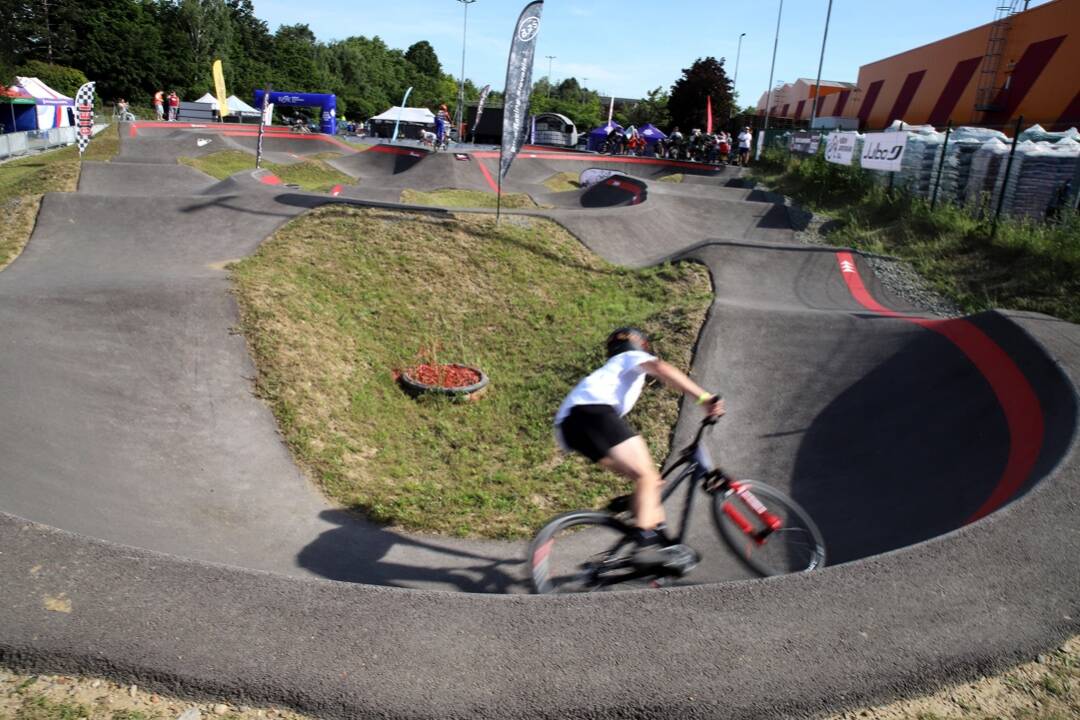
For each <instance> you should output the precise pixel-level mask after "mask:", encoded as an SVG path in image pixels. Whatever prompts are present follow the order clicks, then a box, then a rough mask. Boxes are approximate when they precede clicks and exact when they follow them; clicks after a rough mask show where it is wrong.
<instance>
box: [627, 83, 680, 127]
mask: <svg viewBox="0 0 1080 720" xmlns="http://www.w3.org/2000/svg"><path fill="white" fill-rule="evenodd" d="M615 119H616V120H617V121H618V122H619V124H620V125H622V126H623V127H627V126H629V125H634V126H637V127H641V126H642V125H644V124H646V123H652V124H653V125H655V126H657V127H658V128H667V127H668V126H669V125H670V124H671V114H670V113H669V112H668V94H667V93H666V92H664V91H663V89H661V88H655V89H653V90H650V91H649V92H648V95H647V96H646V97H645V98H643V99H641V100H639V101H638V102H636V103H634V104H633V105H630V106H629V107H627V108H624V109H623V110H622V111H621V112H618V113H616V114H615Z"/></svg>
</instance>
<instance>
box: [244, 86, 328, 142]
mask: <svg viewBox="0 0 1080 720" xmlns="http://www.w3.org/2000/svg"><path fill="white" fill-rule="evenodd" d="M265 94H266V91H265V90H256V91H255V107H256V108H262V101H263V95H265ZM269 102H272V103H274V104H275V105H285V106H288V107H317V108H319V111H320V115H319V118H320V120H319V131H320V132H324V133H326V134H327V135H334V134H336V133H337V95H324V94H322V93H298V92H278V91H277V90H274V91H271V92H270V100H269Z"/></svg>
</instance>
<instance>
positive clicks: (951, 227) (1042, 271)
mask: <svg viewBox="0 0 1080 720" xmlns="http://www.w3.org/2000/svg"><path fill="white" fill-rule="evenodd" d="M764 161H765V162H763V163H762V164H761V165H760V166H759V167H758V168H756V169H755V171H754V173H755V177H756V179H758V180H760V181H761V182H763V183H764V184H766V185H769V186H770V187H772V188H773V189H775V190H777V191H779V192H782V193H784V194H785V195H789V196H791V197H793V198H795V200H797V201H798V202H799V203H801V204H802V205H804V206H805V207H807V208H809V209H811V210H814V211H815V212H818V213H820V214H823V215H826V216H828V217H831V218H833V219H834V220H836V221H837V223H836V225H837V228H836V229H835V230H833V231H832V232H831V233H830V235H829V240H830V242H831V243H832V244H835V245H850V246H853V247H856V248H859V249H863V250H868V251H871V252H879V253H887V254H891V255H896V256H899V257H902V258H904V259H906V260H908V261H910V262H911V263H912V265H913V266H914V267H915V269H916V270H917V271H918V272H919V273H920V274H922V275H923V277H925V278H926V279H927V280H928V281H929V282H930V284H931V285H932V286H933V287H934V288H935V289H936V290H937V291H938V292H941V293H942V294H944V295H947V296H948V297H951V298H952V299H953V300H954V301H956V303H957V304H958V305H959V306H960V307H961V308H963V309H964V310H965V311H967V312H977V311H980V310H985V309H988V308H992V307H1001V308H1009V309H1016V310H1033V311H1037V312H1042V313H1046V314H1048V315H1054V316H1056V317H1059V318H1062V319H1065V320H1069V321H1070V322H1080V217H1078V216H1077V215H1076V214H1075V213H1070V214H1067V215H1066V216H1065V217H1064V218H1062V219H1061V221H1060V222H1057V223H1036V222H1032V221H1030V220H1022V219H1012V218H1003V219H1002V221H1001V222H1000V223H999V225H998V228H997V232H996V234H994V233H992V227H991V224H990V222H989V221H988V220H986V219H978V218H975V217H973V216H972V215H971V213H970V212H969V211H968V210H967V209H965V208H960V207H956V206H953V205H949V204H946V203H940V204H938V205H937V207H936V208H935V209H933V210H931V209H930V204H929V202H927V201H925V200H923V199H920V198H913V197H911V196H909V195H907V194H905V193H901V192H889V191H888V190H887V189H885V188H882V187H880V186H879V185H877V184H875V183H873V182H872V181H871V180H870V179H869V178H868V177H867V175H866V174H865V173H864V172H863V171H862V170H860V169H858V168H852V167H845V166H842V165H835V164H833V163H828V162H826V161H825V160H824V159H823V158H820V157H815V158H808V159H800V158H789V157H787V154H786V153H782V152H780V151H776V150H772V149H770V150H768V151H766V153H765V158H764Z"/></svg>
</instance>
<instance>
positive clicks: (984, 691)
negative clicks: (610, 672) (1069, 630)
mask: <svg viewBox="0 0 1080 720" xmlns="http://www.w3.org/2000/svg"><path fill="white" fill-rule="evenodd" d="M1040 657H1041V660H1040V661H1037V662H1031V663H1025V664H1023V665H1020V666H1018V667H1016V668H1013V669H1012V670H1009V671H1008V672H1006V673H1003V674H1001V675H997V676H994V677H987V678H980V679H978V680H976V681H975V682H971V683H965V684H963V685H959V686H955V687H949V688H945V689H943V690H941V691H940V692H937V693H934V694H932V695H927V696H924V697H919V698H912V699H910V700H901V701H899V702H895V703H890V704H888V705H880V706H878V707H871V708H865V709H861V710H856V711H853V712H847V713H842V714H840V715H835V716H832V718H830V720H1072V719H1073V718H1077V717H1080V638H1073V639H1071V640H1069V641H1068V642H1066V643H1065V644H1064V645H1063V646H1062V648H1061V649H1060V650H1058V651H1056V652H1052V653H1047V654H1046V655H1043V656H1040ZM192 707H194V708H196V709H197V710H199V711H200V712H201V713H202V715H203V717H222V718H224V720H266V719H267V718H274V719H280V720H304V717H305V716H303V715H299V714H297V713H294V712H292V711H290V710H283V709H281V708H273V707H257V708H250V707H245V706H243V705H239V704H229V701H228V700H227V699H222V700H217V701H212V702H205V701H202V702H188V701H185V700H181V699H179V698H175V697H169V696H164V695H155V694H152V693H147V692H145V691H142V690H140V689H138V688H136V690H135V691H134V692H132V690H131V686H130V685H120V684H117V683H114V682H111V681H109V680H103V679H95V678H88V677H70V676H63V675H28V674H23V673H15V672H11V671H8V670H5V669H3V668H0V718H4V719H5V720H7V719H8V718H11V719H13V720H78V719H79V718H87V720H174V719H175V718H177V717H179V715H180V714H181V713H182V712H183V711H184V710H186V709H188V708H192ZM215 711H217V712H220V713H222V714H221V715H218V714H217V712H215Z"/></svg>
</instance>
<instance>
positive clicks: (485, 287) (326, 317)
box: [234, 206, 712, 538]
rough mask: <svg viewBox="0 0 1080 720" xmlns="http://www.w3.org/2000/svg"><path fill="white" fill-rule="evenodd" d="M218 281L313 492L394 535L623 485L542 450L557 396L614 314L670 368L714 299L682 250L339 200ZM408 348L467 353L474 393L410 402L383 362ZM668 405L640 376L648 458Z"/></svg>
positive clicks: (520, 514)
mask: <svg viewBox="0 0 1080 720" xmlns="http://www.w3.org/2000/svg"><path fill="white" fill-rule="evenodd" d="M387 278H393V282H387ZM234 279H235V284H236V293H237V296H238V298H239V301H240V307H241V314H242V322H243V328H244V330H245V333H246V335H247V338H248V341H249V343H250V346H251V349H252V352H253V355H254V357H255V359H256V362H257V365H258V367H259V376H258V380H257V385H258V391H259V393H260V394H261V395H262V396H263V397H264V398H266V400H267V401H268V402H269V403H270V404H271V406H272V407H273V409H274V412H275V414H276V416H277V419H278V422H279V425H280V428H281V432H282V434H283V436H284V437H285V439H286V441H287V442H288V444H289V445H290V447H291V448H292V450H293V453H294V455H295V456H296V457H297V458H298V459H299V461H300V462H301V463H302V464H303V465H304V466H305V467H306V468H307V469H308V471H309V473H310V475H311V477H312V478H313V479H315V480H316V481H317V482H318V483H319V484H320V485H321V486H322V488H323V489H324V491H325V492H326V493H327V494H328V495H329V496H330V497H332V498H334V499H335V500H337V501H339V502H341V503H343V504H344V505H346V506H349V507H352V508H355V509H357V510H360V511H362V512H364V513H365V514H367V515H368V516H369V517H371V518H372V519H374V520H376V521H380V522H384V523H391V524H394V525H397V526H400V527H403V528H407V529H410V530H423V531H431V532H437V533H444V534H453V535H459V536H486V537H504V538H511V537H525V536H528V535H530V534H531V533H532V532H533V531H534V530H535V529H536V528H537V527H539V526H540V525H541V524H542V523H543V522H544V521H546V520H547V519H549V518H550V517H551V515H552V514H554V513H555V512H556V511H559V510H564V509H567V508H574V507H583V506H597V505H600V504H602V503H603V502H604V501H606V500H607V499H608V498H610V497H611V496H613V495H615V494H619V493H624V492H627V491H629V489H630V488H629V486H628V485H626V484H625V483H623V482H621V481H619V480H618V479H616V478H615V477H614V476H613V475H610V474H607V473H602V472H600V471H598V470H596V469H595V468H592V467H590V466H588V465H587V464H586V463H584V462H581V461H580V460H578V459H577V458H570V457H563V456H561V455H560V454H559V453H558V452H557V451H556V448H555V445H554V441H553V439H552V430H551V420H552V417H553V415H554V413H555V410H556V408H557V406H558V403H559V402H560V401H561V399H562V398H563V396H564V395H565V394H566V393H567V392H568V391H569V389H570V388H571V387H572V386H573V384H574V383H575V382H577V380H578V379H580V378H581V377H582V376H583V375H584V374H586V373H587V372H588V371H590V370H591V369H593V368H595V367H597V366H599V364H601V362H602V361H603V357H602V349H601V346H602V342H603V339H604V338H605V337H606V335H607V333H608V332H610V330H611V328H613V327H616V326H619V325H622V324H627V323H632V324H636V325H641V326H643V327H645V328H646V329H647V330H650V331H651V332H653V333H654V334H655V336H656V342H657V345H658V348H659V351H660V353H661V355H662V356H663V357H665V358H666V359H668V360H669V361H671V362H673V363H674V364H676V365H678V366H681V367H686V366H687V365H688V363H689V359H690V351H691V347H692V344H693V342H694V340H695V338H696V336H697V333H698V330H699V328H700V327H701V324H702V322H703V320H704V315H705V312H706V309H707V308H708V306H709V303H710V301H711V298H712V292H711V285H710V282H709V278H708V274H707V272H706V271H705V269H704V268H702V267H701V266H699V265H696V264H691V263H684V264H680V265H668V266H663V267H659V268H655V269H650V270H644V271H633V270H627V269H622V268H618V267H615V266H613V265H610V264H608V263H606V262H605V261H603V260H601V259H600V258H598V257H596V256H595V255H593V254H592V253H590V252H589V251H588V250H586V249H585V248H584V247H582V246H581V244H580V243H578V242H577V240H575V239H574V238H573V237H572V236H571V235H569V234H568V233H567V232H566V231H564V230H563V229H561V228H560V227H558V226H557V225H555V224H554V223H551V222H549V221H546V220H542V219H538V218H513V219H512V220H508V221H504V222H503V223H501V224H500V225H499V226H496V225H495V224H494V219H493V218H492V217H491V216H474V215H463V216H461V217H456V218H440V217H431V216H425V215H422V214H410V213H393V212H388V211H381V210H361V209H356V208H349V207H342V206H332V207H327V208H322V209H320V210H317V211H315V212H313V213H311V214H310V215H307V216H305V217H303V218H300V219H297V220H295V221H293V222H292V223H290V224H289V225H287V226H285V227H284V228H282V229H281V230H280V231H278V232H277V233H276V234H275V235H274V236H273V237H272V238H271V239H270V240H269V241H267V242H265V243H263V245H262V246H261V248H260V249H259V251H258V252H257V253H256V254H255V255H253V256H252V257H250V258H248V259H246V260H244V261H242V262H241V263H239V264H238V265H237V266H236V267H235V270H234ZM425 351H428V352H435V353H436V354H437V357H438V360H439V361H441V362H463V363H467V364H473V365H477V366H479V367H481V368H483V369H484V370H485V372H487V374H488V375H489V376H490V378H491V382H492V385H491V387H490V391H489V392H488V393H487V395H486V396H485V397H484V398H483V399H481V400H480V401H479V402H474V403H467V402H466V403H455V402H451V401H446V400H443V399H440V398H422V399H420V400H413V399H410V398H408V397H407V396H406V395H405V394H404V393H403V392H402V391H401V389H400V388H399V387H398V386H397V385H396V383H395V381H394V378H393V376H392V372H393V370H394V369H396V368H401V367H405V366H408V365H411V364H413V363H415V362H416V361H417V360H418V359H419V357H420V356H421V354H422V353H424V352H425ZM677 400H678V398H677V396H676V395H675V394H674V393H671V392H670V391H663V390H659V389H656V390H654V391H648V390H647V391H646V392H645V393H644V396H643V399H642V402H641V403H640V405H639V409H637V410H636V411H635V413H634V415H633V418H632V419H633V422H634V424H635V425H636V426H637V427H638V428H639V429H641V430H642V433H643V435H644V436H645V438H646V439H647V441H648V442H649V445H650V447H651V448H652V451H653V454H654V456H655V457H656V458H658V459H660V458H662V457H663V456H664V455H666V453H667V449H668V440H669V435H670V432H671V428H672V426H673V424H674V421H675V419H676V415H677V408H678V404H677Z"/></svg>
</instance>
